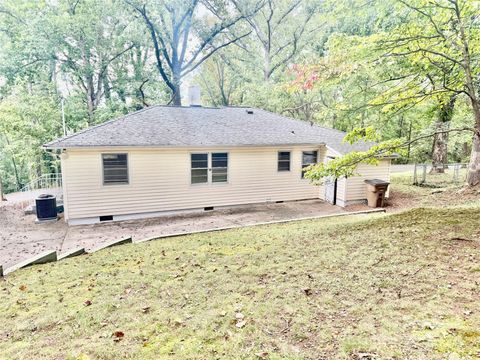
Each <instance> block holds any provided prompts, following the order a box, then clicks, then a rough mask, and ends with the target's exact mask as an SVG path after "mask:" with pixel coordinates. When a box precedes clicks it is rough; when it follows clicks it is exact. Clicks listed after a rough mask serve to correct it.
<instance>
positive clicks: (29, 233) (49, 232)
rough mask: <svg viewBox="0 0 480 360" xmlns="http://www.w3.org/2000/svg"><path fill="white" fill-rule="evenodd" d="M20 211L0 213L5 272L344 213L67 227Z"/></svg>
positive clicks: (311, 206)
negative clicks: (49, 256)
mask: <svg viewBox="0 0 480 360" xmlns="http://www.w3.org/2000/svg"><path fill="white" fill-rule="evenodd" d="M24 205H25V204H23V203H12V202H10V203H7V204H4V205H3V206H2V207H0V240H1V244H0V264H2V265H3V266H4V267H5V268H6V267H9V266H11V265H14V264H15V263H18V262H20V261H22V260H25V259H28V258H29V257H31V256H32V255H35V254H38V253H40V252H42V251H45V250H57V251H59V252H60V253H63V252H68V251H70V250H73V249H77V248H79V247H84V248H85V249H87V250H89V249H92V248H96V247H98V246H100V245H101V244H106V243H109V242H111V241H113V240H118V239H124V238H133V240H135V241H136V240H142V239H147V238H152V237H157V236H165V235H172V234H179V233H188V232H192V231H203V230H207V229H216V228H225V227H237V226H244V225H252V224H256V223H261V222H268V221H275V220H287V219H296V218H304V217H312V216H319V215H331V214H335V213H344V210H343V209H342V208H340V207H338V206H332V205H329V204H326V203H325V202H323V201H320V200H306V201H295V202H286V203H282V204H259V205H251V206H239V207H233V208H225V209H219V210H215V211H210V212H196V213H184V214H178V215H171V216H163V217H156V218H151V219H143V220H132V221H121V222H112V223H102V224H95V225H81V226H70V227H69V226H67V224H66V223H65V222H64V221H63V219H61V220H59V221H58V222H55V223H45V224H35V216H34V215H24V213H23V208H24Z"/></svg>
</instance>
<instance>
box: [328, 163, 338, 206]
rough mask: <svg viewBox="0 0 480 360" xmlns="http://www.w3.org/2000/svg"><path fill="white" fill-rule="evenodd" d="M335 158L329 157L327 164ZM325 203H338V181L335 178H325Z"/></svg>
mask: <svg viewBox="0 0 480 360" xmlns="http://www.w3.org/2000/svg"><path fill="white" fill-rule="evenodd" d="M333 159H335V158H334V157H331V156H327V163H328V162H329V161H330V160H333ZM325 201H326V202H328V203H330V204H332V205H335V204H336V202H337V179H335V178H333V177H331V176H330V177H328V178H325Z"/></svg>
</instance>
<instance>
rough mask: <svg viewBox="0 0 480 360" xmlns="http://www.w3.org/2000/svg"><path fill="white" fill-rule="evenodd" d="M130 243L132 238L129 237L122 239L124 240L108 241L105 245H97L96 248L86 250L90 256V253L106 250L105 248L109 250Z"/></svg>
mask: <svg viewBox="0 0 480 360" xmlns="http://www.w3.org/2000/svg"><path fill="white" fill-rule="evenodd" d="M131 243H132V238H131V237H128V238H124V239H117V240H112V241H109V242H107V243H104V244H101V245H98V246H97V247H94V248H93V249H91V250H88V251H87V252H88V253H89V254H91V253H94V252H96V251H99V250H102V249H106V248H109V247H112V246H117V245H123V244H131Z"/></svg>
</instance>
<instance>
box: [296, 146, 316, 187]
mask: <svg viewBox="0 0 480 360" xmlns="http://www.w3.org/2000/svg"><path fill="white" fill-rule="evenodd" d="M304 152H316V153H317V162H315V163H311V164H309V165H313V164H318V154H319V151H318V150H315V149H314V150H302V151H301V153H300V156H301V158H300V178H301V179H302V180H308V179H306V178H305V176H303V165H304V164H303V153H304Z"/></svg>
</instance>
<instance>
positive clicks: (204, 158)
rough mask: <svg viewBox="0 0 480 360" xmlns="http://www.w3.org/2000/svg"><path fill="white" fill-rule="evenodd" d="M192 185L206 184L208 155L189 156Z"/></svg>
mask: <svg viewBox="0 0 480 360" xmlns="http://www.w3.org/2000/svg"><path fill="white" fill-rule="evenodd" d="M191 161H192V184H202V183H206V182H208V154H191Z"/></svg>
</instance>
